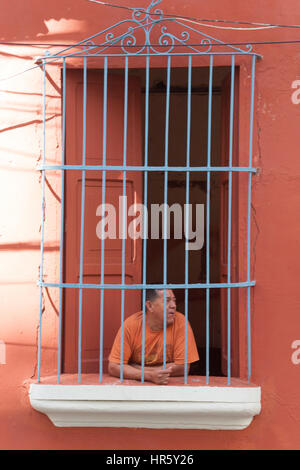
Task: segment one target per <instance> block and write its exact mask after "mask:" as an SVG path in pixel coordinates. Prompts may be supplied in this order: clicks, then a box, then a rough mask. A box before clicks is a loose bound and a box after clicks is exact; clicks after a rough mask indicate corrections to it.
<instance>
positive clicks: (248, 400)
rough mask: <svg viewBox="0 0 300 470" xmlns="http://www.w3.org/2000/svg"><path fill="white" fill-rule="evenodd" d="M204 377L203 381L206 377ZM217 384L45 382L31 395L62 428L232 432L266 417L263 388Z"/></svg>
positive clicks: (32, 389) (35, 386) (239, 382)
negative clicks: (262, 399)
mask: <svg viewBox="0 0 300 470" xmlns="http://www.w3.org/2000/svg"><path fill="white" fill-rule="evenodd" d="M200 379H202V380H201V382H203V379H204V378H203V377H202V378H200ZM200 379H198V380H199V381H200ZM216 379H217V378H216ZM218 379H220V378H218ZM192 380H193V379H192ZM195 380H197V379H194V381H195ZM127 382H128V383H127ZM129 382H130V383H129ZM211 382H212V385H209V386H207V385H199V383H196V384H195V383H193V384H192V386H189V385H183V384H181V385H168V386H156V385H151V384H147V385H142V384H139V385H136V382H133V381H126V385H124V384H120V382H118V383H114V384H97V385H81V384H80V385H78V384H77V385H58V384H53V385H52V384H44V383H40V384H31V385H30V392H29V397H30V403H31V405H32V407H33V408H34V409H35V410H37V411H40V412H41V413H44V414H46V415H47V416H48V418H49V419H50V420H51V421H52V423H53V424H54V425H55V426H59V427H78V426H80V427H130V428H131V427H134V428H173V429H176V428H177V429H184V428H185V429H228V430H232V429H235V430H240V429H245V428H246V427H248V426H249V425H250V423H251V421H252V419H253V417H254V416H255V415H257V414H259V413H260V409H261V403H260V396H261V390H260V387H258V386H255V385H251V384H248V383H247V382H244V381H242V380H239V379H234V385H231V386H226V381H225V379H224V380H223V385H224V386H222V383H220V380H218V381H217V383H218V384H217V386H214V384H213V378H212V380H211ZM221 382H222V380H221ZM175 383H176V382H175ZM132 384H133V385H132Z"/></svg>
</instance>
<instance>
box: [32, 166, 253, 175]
mask: <svg viewBox="0 0 300 470" xmlns="http://www.w3.org/2000/svg"><path fill="white" fill-rule="evenodd" d="M36 169H37V170H38V171H43V170H47V171H49V170H79V171H82V170H87V171H90V170H91V171H104V170H106V171H179V172H180V171H204V172H205V171H237V172H239V171H245V172H251V173H256V172H257V168H251V167H242V166H146V165H141V166H130V165H38V166H37V167H36Z"/></svg>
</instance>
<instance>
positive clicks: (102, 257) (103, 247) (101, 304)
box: [99, 57, 108, 382]
mask: <svg viewBox="0 0 300 470" xmlns="http://www.w3.org/2000/svg"><path fill="white" fill-rule="evenodd" d="M103 66H104V70H103V138H102V164H103V165H104V166H105V165H106V137H107V136H106V132H107V120H106V116H107V75H108V59H107V57H104V65H103ZM105 191H106V170H103V172H102V220H103V219H104V213H105ZM101 228H102V234H101V271H100V273H101V274H100V276H101V277H100V283H101V285H103V284H104V259H105V246H104V243H105V238H104V224H102V227H101ZM103 317H104V290H103V288H102V289H101V297H100V332H99V335H100V346H99V382H102V380H103V333H104V332H103V326H104V318H103Z"/></svg>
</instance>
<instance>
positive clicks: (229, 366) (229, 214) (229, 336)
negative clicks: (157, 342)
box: [227, 55, 235, 385]
mask: <svg viewBox="0 0 300 470" xmlns="http://www.w3.org/2000/svg"><path fill="white" fill-rule="evenodd" d="M234 62H235V56H234V55H232V64H231V87H230V135H229V165H228V166H229V183H228V246H227V266H228V271H227V282H228V283H230V279H231V209H232V169H231V168H232V148H233V110H234V65H235V64H234ZM230 322H231V290H230V287H228V288H227V376H228V385H230V380H231V364H230V363H231V324H230Z"/></svg>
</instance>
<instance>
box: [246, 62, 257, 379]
mask: <svg viewBox="0 0 300 470" xmlns="http://www.w3.org/2000/svg"><path fill="white" fill-rule="evenodd" d="M255 59H256V56H255V55H253V56H252V72H251V105H250V136H249V168H251V166H252V145H253V111H254V84H255ZM248 178H249V179H248V223H247V225H248V226H247V281H248V282H250V245H251V182H252V172H251V171H249V173H248ZM247 329H248V335H247V338H248V382H250V379H251V310H250V287H249V286H248V287H247Z"/></svg>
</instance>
